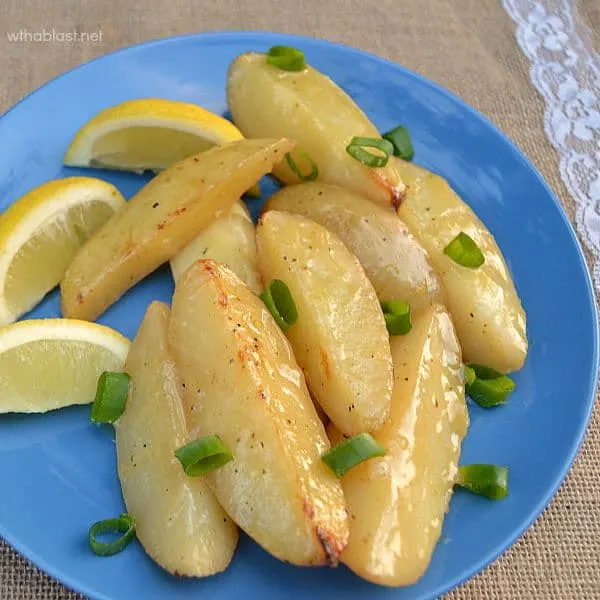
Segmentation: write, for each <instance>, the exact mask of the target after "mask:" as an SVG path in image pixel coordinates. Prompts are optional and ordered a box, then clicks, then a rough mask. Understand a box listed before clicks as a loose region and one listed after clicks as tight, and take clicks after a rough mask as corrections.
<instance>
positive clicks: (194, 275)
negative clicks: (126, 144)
mask: <svg viewBox="0 0 600 600" xmlns="http://www.w3.org/2000/svg"><path fill="white" fill-rule="evenodd" d="M169 342H170V346H171V348H172V349H173V353H174V355H175V359H176V363H177V368H178V372H179V373H180V376H181V381H182V386H185V388H184V390H183V396H184V404H185V410H186V417H187V422H188V427H189V428H190V435H191V437H192V438H195V437H197V436H199V435H209V434H216V435H219V436H220V438H221V439H222V440H223V442H224V443H225V444H226V445H227V447H228V448H229V449H230V450H231V451H232V453H233V455H234V457H235V458H234V460H233V461H231V462H230V463H228V464H227V465H225V466H224V467H222V468H220V469H218V470H216V471H213V472H212V473H210V474H209V475H208V476H207V477H206V480H207V482H208V484H209V485H210V487H211V489H212V490H213V492H214V493H215V495H216V497H217V499H218V500H219V502H220V503H221V504H222V506H223V507H224V508H225V510H226V511H227V513H228V514H229V515H230V516H231V518H232V519H234V520H235V521H236V522H237V524H238V525H239V526H240V527H241V528H242V529H244V531H246V533H248V535H250V536H251V537H252V538H254V539H255V540H256V541H257V542H258V543H259V544H260V545H261V546H262V547H263V548H265V550H267V551H268V552H270V553H271V554H273V555H274V556H276V557H277V558H280V559H281V560H285V561H288V562H290V563H293V564H297V565H321V564H331V565H335V564H337V562H338V559H339V556H340V554H341V551H342V549H343V548H344V547H345V545H346V543H347V538H348V523H347V515H346V508H345V504H344V497H343V493H342V488H341V484H340V482H339V480H338V479H337V478H336V477H335V476H334V475H333V473H332V472H331V471H329V469H328V467H327V466H326V465H325V463H323V461H322V460H321V456H322V455H323V454H324V453H325V452H327V451H328V449H329V447H330V446H329V440H328V439H327V436H326V434H325V429H324V427H323V425H322V423H321V421H320V420H319V418H318V416H317V414H316V412H315V409H314V406H313V405H312V401H311V399H310V397H309V395H308V391H307V389H306V385H305V383H304V377H303V375H302V372H301V371H300V369H299V368H298V366H297V364H296V361H295V359H294V355H293V354H292V350H291V348H290V345H289V343H288V341H287V340H286V338H285V336H284V335H283V333H282V332H281V330H280V329H279V327H278V326H277V325H276V323H275V321H274V320H273V318H272V316H271V314H270V313H269V312H268V310H267V309H266V307H265V306H264V304H263V303H262V301H261V300H260V299H259V298H258V297H257V296H256V295H254V294H253V293H252V292H251V291H250V290H249V289H248V288H247V287H246V286H245V285H244V284H243V283H242V282H241V281H240V280H239V279H238V277H237V276H236V275H235V274H234V273H233V272H232V271H231V270H230V269H229V268H228V267H226V266H225V265H222V264H218V263H215V262H213V261H210V260H200V261H198V262H197V263H195V264H194V265H192V266H191V267H190V268H189V269H188V270H187V271H186V272H185V273H184V275H183V276H182V277H181V278H180V279H179V281H178V282H177V286H176V289H175V295H174V298H173V308H172V312H171V321H170V328H169Z"/></svg>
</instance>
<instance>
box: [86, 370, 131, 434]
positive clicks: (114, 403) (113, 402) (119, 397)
mask: <svg viewBox="0 0 600 600" xmlns="http://www.w3.org/2000/svg"><path fill="white" fill-rule="evenodd" d="M129 380H130V377H129V375H127V373H112V372H110V371H105V372H104V373H102V375H100V378H99V379H98V387H97V388H96V399H95V400H94V404H93V405H92V414H91V419H92V422H93V423H114V422H115V421H116V420H117V419H118V418H119V417H120V416H121V415H122V414H123V411H124V410H125V403H126V402H127V394H128V393H129Z"/></svg>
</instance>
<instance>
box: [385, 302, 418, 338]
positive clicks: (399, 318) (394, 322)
mask: <svg viewBox="0 0 600 600" xmlns="http://www.w3.org/2000/svg"><path fill="white" fill-rule="evenodd" d="M381 308H382V309H383V316H384V318H385V325H386V327H387V330H388V333H389V334H390V335H404V334H406V333H408V332H409V331H410V330H411V329H412V322H411V320H410V304H408V303H406V302H403V301H402V300H388V301H386V302H382V303H381Z"/></svg>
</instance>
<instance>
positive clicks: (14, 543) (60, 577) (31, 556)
mask: <svg viewBox="0 0 600 600" xmlns="http://www.w3.org/2000/svg"><path fill="white" fill-rule="evenodd" d="M265 36H267V37H270V38H274V39H275V38H279V39H280V40H288V41H297V42H300V43H306V42H309V43H311V44H316V45H324V46H329V47H334V48H337V49H339V50H342V51H344V52H349V53H351V54H358V55H359V56H362V57H365V58H368V59H370V60H375V61H376V62H379V63H383V64H384V65H385V66H386V67H389V68H392V69H394V70H398V71H400V72H402V74H403V75H404V76H405V77H408V78H410V79H414V80H417V81H419V83H420V84H422V85H425V86H426V87H429V88H431V89H434V90H435V91H436V92H438V93H440V94H442V95H443V96H445V97H446V98H447V99H449V100H450V101H453V102H457V103H458V104H459V105H460V106H461V107H462V108H463V109H466V111H467V112H468V113H469V114H470V115H471V117H473V118H475V119H477V120H478V121H480V122H483V123H484V124H485V125H486V126H487V127H488V128H490V129H491V130H492V131H493V132H494V134H495V135H496V136H498V137H499V138H500V139H502V140H503V142H504V143H505V144H507V145H508V146H509V147H510V148H511V150H512V151H513V152H514V153H515V155H516V156H517V157H518V158H519V161H520V162H521V164H523V166H524V167H525V168H526V169H528V170H529V171H530V172H531V173H532V175H533V176H534V177H535V178H536V179H537V181H538V182H539V183H540V184H541V185H542V187H543V188H544V189H545V191H546V192H547V194H548V195H549V196H550V198H551V200H552V202H553V204H554V206H555V208H556V209H557V210H558V214H559V215H560V217H561V220H562V222H563V224H564V225H565V226H566V229H567V231H568V233H569V235H570V238H571V241H572V242H573V243H574V245H575V248H576V250H577V253H576V254H577V258H578V261H579V263H580V265H581V266H582V267H583V269H582V270H583V273H584V279H585V284H586V285H585V287H586V291H587V298H586V299H587V301H588V303H589V305H590V307H591V317H592V323H593V327H592V329H593V332H592V333H593V337H592V339H593V348H592V366H593V371H594V372H592V373H590V377H589V381H588V383H587V392H586V394H587V402H586V410H585V415H584V418H583V419H582V421H581V422H580V424H579V426H578V428H577V433H576V436H574V438H573V440H572V444H571V448H570V451H569V453H568V455H565V457H564V461H563V465H562V467H561V469H560V470H559V473H558V474H557V476H556V477H555V478H554V480H553V481H552V483H551V486H550V487H549V491H548V492H547V493H545V494H544V495H543V498H542V499H541V500H540V501H539V502H538V503H537V504H536V505H535V506H534V507H533V508H532V509H531V511H530V512H529V517H528V518H527V519H525V520H524V521H523V524H521V526H520V527H518V528H517V529H516V530H515V532H514V533H513V534H512V535H511V536H509V538H508V539H507V540H505V541H504V542H501V543H500V544H498V545H497V546H495V547H494V548H493V549H491V550H489V551H488V552H487V553H486V554H487V556H488V558H485V559H480V560H478V561H477V562H476V563H474V564H473V565H472V566H471V567H469V568H466V569H464V570H463V571H462V572H460V573H457V575H456V576H455V577H454V582H453V583H451V584H448V585H444V586H439V589H437V590H436V597H437V595H439V596H441V595H443V594H446V593H448V592H450V591H451V590H453V589H456V588H458V587H459V586H461V585H463V584H464V583H465V582H467V581H469V580H470V579H472V578H473V577H475V576H476V575H477V574H478V573H480V572H481V571H482V570H483V569H485V568H486V567H488V566H490V565H491V564H492V563H494V562H495V561H496V560H497V559H498V558H499V557H500V556H501V555H502V554H504V553H505V552H507V551H508V550H509V549H510V548H512V547H513V546H514V544H515V543H516V542H517V541H518V540H519V539H520V538H521V537H522V536H523V535H524V534H525V533H526V532H527V531H528V530H529V528H530V527H531V526H532V525H533V524H534V523H535V522H536V521H537V519H538V518H539V517H540V516H542V513H543V512H544V510H545V509H546V508H547V507H548V506H549V505H550V504H551V502H552V501H553V500H554V498H555V496H556V494H557V492H558V490H559V489H560V487H561V486H562V485H563V483H564V481H565V479H566V477H567V475H568V474H569V472H570V470H571V468H572V466H573V463H574V461H575V458H576V457H577V455H578V454H579V451H580V449H581V446H582V444H583V442H584V440H585V438H586V435H587V432H588V429H589V426H590V423H591V418H592V413H593V410H594V405H595V403H596V396H597V394H598V389H599V386H600V381H599V373H598V371H599V369H600V348H599V347H600V325H599V323H598V317H599V312H598V305H597V299H596V293H595V290H594V286H593V282H592V275H591V270H590V266H589V265H588V263H587V259H586V257H585V251H584V249H583V245H582V242H581V241H580V239H579V238H578V236H577V233H576V231H575V228H574V226H573V223H572V222H571V220H570V219H569V217H568V215H567V212H566V209H565V207H564V206H563V204H562V203H561V201H560V200H559V199H558V196H557V195H556V194H555V193H554V191H553V190H552V188H551V187H550V185H549V184H548V182H547V181H546V180H545V179H544V177H543V176H542V174H541V173H540V171H539V170H538V169H537V167H536V166H535V165H534V163H533V162H532V160H531V159H530V158H529V157H528V156H527V155H526V154H525V152H524V151H523V150H521V148H520V147H519V146H518V145H517V143H516V142H514V141H513V140H512V139H511V138H510V137H509V136H508V134H506V133H505V132H504V131H502V130H501V129H500V128H499V127H498V126H497V125H496V124H495V123H493V122H492V121H491V120H490V119H489V118H488V117H486V116H485V115H484V114H483V113H481V112H479V111H478V110H477V109H476V108H474V107H473V106H471V105H470V104H468V103H467V102H466V101H465V100H463V99H462V98H461V97H460V96H458V95H457V94H454V93H453V92H451V91H450V90H448V89H447V88H445V87H444V86H442V85H441V84H439V83H436V82H435V81H433V80H431V79H429V78H428V77H426V76H424V75H421V74H420V73H417V72H416V71H413V70H411V69H409V68H408V67H405V66H404V65H402V64H400V63H396V62H394V61H392V60H390V59H388V58H384V57H382V56H378V55H377V54H374V53H371V52H368V51H366V50H362V49H360V48H355V47H353V46H350V45H348V44H344V43H341V42H333V41H330V40H327V39H324V38H318V37H312V36H307V35H298V34H289V33H281V32H275V31H269V30H211V31H198V32H192V33H186V34H180V35H173V36H167V37H161V38H156V39H152V40H146V41H143V42H139V43H136V44H132V45H128V46H124V47H121V48H117V49H116V50H112V51H110V52H107V53H106V54H102V55H100V56H96V57H94V58H92V59H90V60H87V61H85V62H83V63H80V64H78V65H76V66H75V67H73V68H71V69H68V70H67V71H64V72H62V73H60V74H59V75H57V76H55V77H52V78H51V79H49V80H47V81H45V82H44V83H42V84H41V85H39V86H38V87H36V88H35V89H34V90H32V91H31V92H29V93H27V94H26V95H25V96H23V98H21V99H20V100H18V101H17V102H16V103H14V104H13V105H11V106H10V107H9V108H8V109H7V110H6V111H5V112H4V113H3V114H2V115H0V124H1V123H2V121H3V120H4V119H5V118H6V117H8V115H10V114H11V113H12V112H13V111H14V110H15V109H17V108H18V107H19V106H20V105H21V104H23V103H25V102H26V101H27V100H28V99H29V98H30V97H31V96H33V95H35V94H36V93H38V92H39V91H40V90H42V89H43V88H45V87H47V86H49V85H51V84H53V83H55V82H56V81H59V80H60V79H62V78H64V77H67V76H68V75H70V74H71V73H73V72H75V71H78V70H79V69H83V68H85V67H87V66H88V65H90V64H92V63H95V62H99V61H103V60H106V59H109V58H111V57H113V56H114V55H118V54H122V53H123V54H124V53H128V52H135V51H138V50H142V49H144V48H147V47H158V46H162V45H168V44H173V43H175V44H176V43H179V42H187V41H192V40H205V39H206V40H209V39H211V38H214V39H223V40H226V39H228V38H231V39H235V40H236V41H240V38H242V39H243V38H247V39H248V40H251V41H256V40H260V41H264V39H261V38H264V37H265ZM0 538H2V539H3V540H4V541H5V542H6V543H7V544H8V545H9V546H10V547H11V548H12V549H13V550H15V551H17V552H18V553H19V555H20V556H21V557H24V558H25V559H26V560H28V561H29V562H31V563H32V564H33V565H34V566H35V567H37V568H38V569H40V570H42V571H43V572H44V574H46V575H48V576H50V577H52V578H54V579H55V580H57V581H58V582H59V583H61V584H63V585H64V586H66V587H68V588H69V589H71V590H74V591H76V592H79V593H82V594H85V595H86V596H89V597H90V598H94V599H96V600H113V598H111V597H109V596H106V595H104V594H103V593H99V592H97V591H95V590H92V589H87V586H86V585H85V583H83V584H81V585H80V584H78V583H75V582H74V580H73V577H72V576H70V575H66V574H64V573H62V572H61V570H60V569H58V568H54V567H53V566H52V565H51V564H49V563H48V562H47V561H46V560H45V559H43V558H42V557H40V556H39V555H38V554H37V553H36V552H35V551H32V550H31V549H30V548H29V547H28V546H27V545H26V544H24V543H20V542H19V541H18V540H17V539H16V538H15V537H14V536H13V535H12V534H10V533H9V532H7V531H6V529H5V528H4V526H3V525H2V523H0ZM400 589H402V588H400Z"/></svg>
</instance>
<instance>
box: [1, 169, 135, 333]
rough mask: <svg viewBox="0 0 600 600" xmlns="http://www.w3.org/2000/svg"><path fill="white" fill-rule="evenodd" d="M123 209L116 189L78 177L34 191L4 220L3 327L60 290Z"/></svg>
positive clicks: (16, 205)
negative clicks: (78, 257) (78, 258)
mask: <svg viewBox="0 0 600 600" xmlns="http://www.w3.org/2000/svg"><path fill="white" fill-rule="evenodd" d="M124 205H125V200H124V199H123V197H122V196H121V194H120V193H119V192H118V191H117V190H116V188H114V186H112V185H110V184H108V183H105V182H103V181H100V180H97V179H92V178H87V177H73V178H68V179H63V180H57V181H52V182H49V183H47V184H44V185H42V186H40V187H38V188H36V189H35V190H32V191H31V192H29V194H26V195H25V196H23V197H22V198H21V199H19V200H18V201H17V202H16V203H15V204H13V205H12V206H11V207H10V208H9V209H8V210H7V211H6V212H5V213H4V214H3V215H2V216H0V324H2V325H5V324H8V323H12V322H13V321H15V320H16V319H18V318H19V317H20V316H21V315H22V314H24V313H26V312H27V311H28V310H30V309H32V308H33V307H34V306H35V305H36V304H37V303H38V302H39V301H40V300H41V299H42V298H43V297H44V295H45V294H47V293H48V292H49V291H50V290H52V289H53V288H54V287H55V286H56V285H58V283H59V282H60V280H61V279H62V276H63V274H64V272H65V270H66V268H67V267H68V266H69V263H70V262H71V260H72V259H73V257H74V256H75V254H76V252H77V251H78V250H79V248H80V247H81V246H82V245H83V244H84V243H85V242H86V241H87V240H88V239H89V238H90V237H91V235H92V234H93V233H95V232H96V231H97V230H98V229H99V228H100V227H101V226H102V225H103V224H104V223H106V221H108V219H109V218H110V217H111V216H112V215H113V214H114V213H115V211H116V210H118V209H119V208H120V207H121V206H124Z"/></svg>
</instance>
